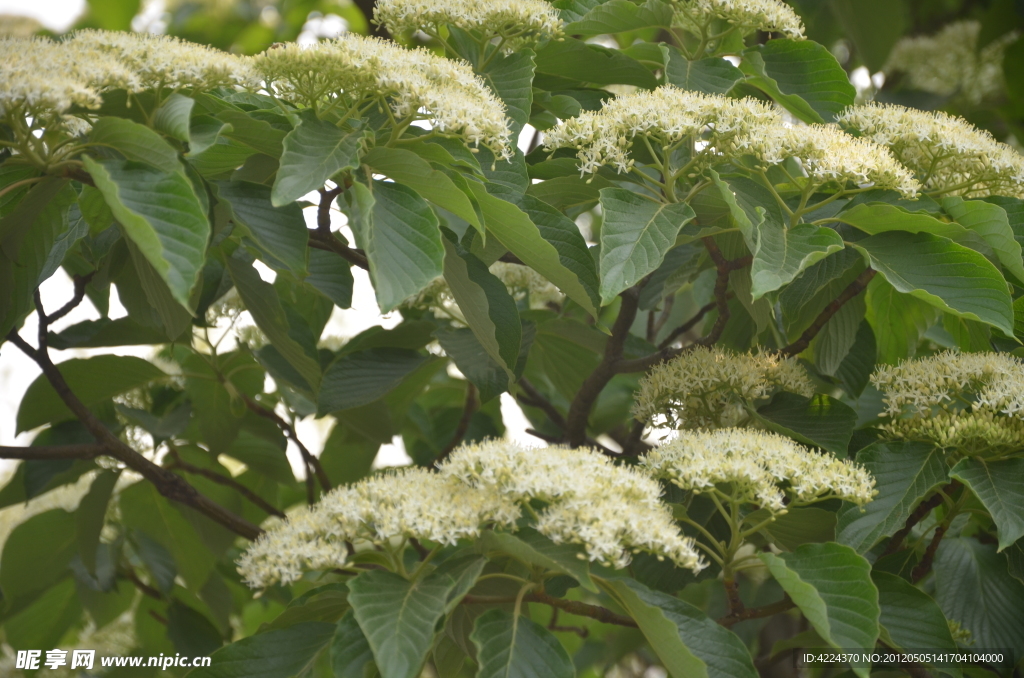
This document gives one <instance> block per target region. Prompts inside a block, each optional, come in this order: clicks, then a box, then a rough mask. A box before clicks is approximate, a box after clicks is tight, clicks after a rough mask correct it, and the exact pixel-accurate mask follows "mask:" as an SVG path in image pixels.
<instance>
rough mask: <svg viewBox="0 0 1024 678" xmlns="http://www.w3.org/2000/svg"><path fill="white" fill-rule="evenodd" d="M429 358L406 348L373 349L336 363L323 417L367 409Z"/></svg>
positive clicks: (328, 377)
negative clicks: (358, 408) (362, 406)
mask: <svg viewBox="0 0 1024 678" xmlns="http://www.w3.org/2000/svg"><path fill="white" fill-rule="evenodd" d="M428 360H429V358H427V357H426V356H423V355H420V354H419V353H417V352H416V351H410V350H408V349H402V348H371V349H368V350H365V351H358V352H356V353H349V354H346V355H343V356H342V357H340V358H338V359H337V360H335V361H334V362H333V363H332V364H331V366H330V367H328V368H327V372H326V373H325V374H324V380H323V383H322V384H321V385H320V396H319V398H318V400H317V409H318V411H319V412H320V414H321V415H323V414H327V413H328V412H336V411H337V410H347V409H350V408H353V407H359V406H360V405H366V404H369V403H371V402H373V401H374V400H377V399H378V398H381V397H383V396H385V395H387V394H388V393H390V392H391V390H392V389H394V388H395V387H396V386H398V385H399V384H400V383H402V380H403V379H405V378H406V377H407V376H409V375H410V374H412V373H413V372H415V371H416V370H417V369H418V368H419V367H420V366H422V365H423V364H424V363H425V362H427V361H428Z"/></svg>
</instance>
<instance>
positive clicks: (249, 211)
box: [217, 181, 327, 278]
mask: <svg viewBox="0 0 1024 678" xmlns="http://www.w3.org/2000/svg"><path fill="white" fill-rule="evenodd" d="M217 195H218V196H219V197H220V199H221V200H223V201H225V202H226V203H227V204H228V205H229V207H230V209H231V213H232V215H233V216H234V218H235V221H236V222H237V223H239V224H241V225H242V226H243V227H245V228H246V229H248V231H249V233H251V234H252V237H253V239H255V240H256V242H257V244H259V246H260V247H261V248H262V249H263V250H264V251H265V252H266V253H267V254H268V255H269V256H270V257H271V258H272V259H270V261H271V263H273V261H274V260H277V261H280V262H281V263H283V264H284V265H285V266H287V267H288V270H290V271H291V272H292V273H294V274H295V275H296V276H298V277H300V278H302V277H304V276H305V275H306V249H307V246H308V244H309V230H308V229H307V228H306V220H305V218H303V216H302V208H301V207H299V206H298V205H296V204H294V203H289V204H287V205H285V206H283V207H274V206H273V205H272V204H271V202H270V188H269V187H267V186H263V185H262V184H253V183H250V182H248V181H230V182H227V181H224V182H219V183H218V184H217ZM325 254H327V253H325Z"/></svg>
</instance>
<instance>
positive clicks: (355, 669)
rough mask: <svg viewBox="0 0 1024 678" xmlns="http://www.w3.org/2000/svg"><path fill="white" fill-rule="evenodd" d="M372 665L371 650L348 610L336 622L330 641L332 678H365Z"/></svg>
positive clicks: (353, 616)
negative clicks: (336, 625)
mask: <svg viewBox="0 0 1024 678" xmlns="http://www.w3.org/2000/svg"><path fill="white" fill-rule="evenodd" d="M372 665H373V650H371V649H370V644H369V643H368V642H367V641H366V636H364V635H363V631H362V630H361V629H360V628H359V624H358V623H357V622H356V618H355V615H353V614H352V611H351V610H349V611H348V612H346V613H345V616H344V617H342V618H341V621H339V622H338V628H337V629H336V630H335V632H334V640H333V641H331V666H332V667H334V678H365V676H366V672H367V670H368V669H369V668H370V667H371V666H372Z"/></svg>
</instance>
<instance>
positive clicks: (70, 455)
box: [0, 444, 107, 461]
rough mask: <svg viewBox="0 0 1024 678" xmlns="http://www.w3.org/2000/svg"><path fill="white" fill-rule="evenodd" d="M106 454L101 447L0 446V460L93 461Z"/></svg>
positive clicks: (105, 450)
mask: <svg viewBox="0 0 1024 678" xmlns="http://www.w3.org/2000/svg"><path fill="white" fill-rule="evenodd" d="M106 453H107V448H106V447H104V446H103V445H97V444H91V445H90V444H84V445H41V446H39V447H4V446H0V459H25V460H28V461H33V460H43V459H93V458H94V457H98V456H100V455H102V454H106Z"/></svg>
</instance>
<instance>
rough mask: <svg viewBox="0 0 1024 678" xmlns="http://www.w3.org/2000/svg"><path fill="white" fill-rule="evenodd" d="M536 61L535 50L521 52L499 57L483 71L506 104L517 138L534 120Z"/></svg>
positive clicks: (492, 88)
mask: <svg viewBox="0 0 1024 678" xmlns="http://www.w3.org/2000/svg"><path fill="white" fill-rule="evenodd" d="M533 57H534V53H533V51H532V50H530V49H518V50H516V51H515V52H513V53H511V54H500V55H498V56H497V57H495V58H493V59H492V60H491V62H490V63H489V64H487V65H486V66H485V67H484V68H483V69H482V70H481V71H480V77H481V78H483V81H484V82H486V83H487V86H488V87H490V88H491V91H493V92H494V93H495V94H496V95H497V96H498V98H499V99H501V100H502V101H503V102H504V103H505V112H506V114H507V115H508V117H509V118H510V119H511V120H512V125H511V128H512V134H513V138H515V135H518V134H519V133H520V132H521V131H522V130H523V126H524V125H526V123H527V122H528V121H529V120H530V108H531V107H532V105H533V74H534V68H535V64H534V60H533ZM499 162H500V161H499Z"/></svg>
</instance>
